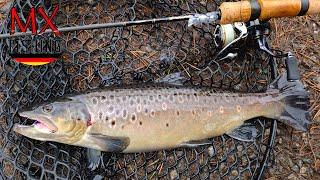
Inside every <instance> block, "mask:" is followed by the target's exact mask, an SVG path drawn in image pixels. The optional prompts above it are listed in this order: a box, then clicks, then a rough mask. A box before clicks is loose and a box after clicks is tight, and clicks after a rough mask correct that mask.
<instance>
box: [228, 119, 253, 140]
mask: <svg viewBox="0 0 320 180" xmlns="http://www.w3.org/2000/svg"><path fill="white" fill-rule="evenodd" d="M227 135H229V136H230V137H232V138H234V139H237V140H239V141H245V142H252V141H255V139H256V138H257V136H258V130H257V128H256V126H255V125H253V124H251V123H244V124H243V125H241V126H239V127H238V128H236V129H234V130H232V131H231V132H229V133H227Z"/></svg>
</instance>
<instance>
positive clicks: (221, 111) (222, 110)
mask: <svg viewBox="0 0 320 180" xmlns="http://www.w3.org/2000/svg"><path fill="white" fill-rule="evenodd" d="M219 112H220V113H221V114H222V113H224V109H223V107H222V106H220V108H219Z"/></svg>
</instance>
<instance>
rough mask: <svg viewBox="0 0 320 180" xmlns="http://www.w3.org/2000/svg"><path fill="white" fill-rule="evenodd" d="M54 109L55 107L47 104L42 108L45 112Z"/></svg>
mask: <svg viewBox="0 0 320 180" xmlns="http://www.w3.org/2000/svg"><path fill="white" fill-rule="evenodd" d="M52 109H53V107H52V105H50V104H49V105H45V106H43V108H42V110H43V111H44V112H46V113H50V112H51V111H52Z"/></svg>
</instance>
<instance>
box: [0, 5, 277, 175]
mask: <svg viewBox="0 0 320 180" xmlns="http://www.w3.org/2000/svg"><path fill="white" fill-rule="evenodd" d="M57 4H58V5H59V6H60V10H59V13H58V15H57V16H56V18H55V22H56V24H57V26H58V27H67V26H74V25H85V24H94V23H105V22H118V21H128V20H137V19H148V18H155V17H167V16H175V15H182V14H189V13H206V12H210V11H213V10H216V7H217V2H214V1H178V0H172V1H170V0H157V1H148V0H145V1H102V0H101V1H91V0H89V1H63V0H61V1H42V0H26V1H20V0H18V1H16V2H15V3H14V6H15V7H17V8H18V10H19V11H18V12H22V13H20V16H21V17H23V18H24V19H25V18H26V16H27V15H28V12H29V9H30V7H32V6H43V7H45V9H47V10H48V12H52V9H53V5H57ZM37 21H38V22H39V23H40V24H44V21H43V19H41V18H40V17H38V18H37ZM9 22H10V21H9V19H7V20H6V21H5V22H4V25H3V27H2V33H8V31H9V28H10V23H9ZM39 27H42V26H41V25H39ZM213 30H214V25H204V26H201V27H200V26H199V27H193V28H187V22H174V23H165V24H155V25H144V26H133V27H125V28H110V29H95V30H82V31H77V32H66V33H63V34H62V38H61V41H62V44H63V50H64V52H63V55H62V58H61V59H60V60H58V61H56V62H54V63H51V64H48V65H44V66H38V67H35V66H26V65H23V64H19V63H17V62H15V61H14V60H13V59H11V57H10V56H9V55H8V53H7V51H8V42H9V38H8V39H1V41H0V43H1V47H0V53H1V61H0V64H1V66H0V83H1V84H0V96H1V98H0V174H1V176H2V177H3V178H5V179H26V178H27V179H29V178H34V179H57V178H58V179H82V178H84V179H86V178H92V177H95V176H96V177H99V176H101V177H102V176H103V177H110V178H117V179H118V178H120V179H124V178H139V179H149V178H150V179H153V178H169V179H177V178H181V179H187V178H189V177H193V178H197V179H198V178H200V179H207V178H214V179H216V178H221V179H239V178H245V179H247V178H250V177H256V176H258V175H259V174H260V172H261V170H262V169H261V168H262V167H263V166H264V165H265V160H264V157H265V155H266V154H267V153H266V152H267V151H268V150H269V146H270V144H268V143H269V141H270V140H272V139H270V137H271V134H272V132H273V131H274V130H273V129H272V128H270V127H271V126H272V122H269V121H266V120H262V119H260V120H259V119H257V120H254V121H253V122H254V123H255V125H256V127H257V129H258V132H259V134H258V136H257V138H256V140H255V141H254V142H241V141H237V140H235V139H232V138H230V137H229V136H227V135H224V136H221V137H216V138H214V139H211V142H212V144H211V145H206V146H200V147H198V148H189V149H183V148H181V149H175V150H164V151H159V152H150V153H137V154H112V153H104V154H103V161H104V163H103V164H102V165H101V166H100V167H99V168H98V169H97V170H95V171H88V170H87V169H86V167H87V161H86V158H85V156H84V151H85V149H84V148H79V147H74V146H68V145H62V144H58V143H50V142H40V141H34V140H31V139H28V138H25V137H22V136H19V135H17V134H16V133H14V132H13V131H12V130H11V129H12V127H13V124H14V123H26V121H27V120H26V119H22V118H20V117H18V115H17V111H18V109H21V108H23V107H28V106H30V105H33V104H36V103H40V102H44V101H47V100H48V99H54V98H55V97H58V96H63V95H64V94H72V93H75V92H82V91H84V90H87V89H94V88H99V87H103V86H110V85H114V84H122V85H124V86H125V85H128V84H132V83H141V82H152V81H155V80H157V79H159V78H162V77H164V76H166V75H168V74H171V73H175V72H181V73H182V74H183V76H184V77H187V78H188V79H189V80H188V81H187V83H186V84H191V85H201V86H210V87H212V88H219V89H224V90H228V91H237V92H259V91H263V90H265V88H266V86H267V84H268V83H270V81H271V67H270V64H269V61H270V58H269V57H267V56H265V55H263V54H262V53H261V52H260V51H257V50H255V49H256V48H254V47H251V46H250V44H246V45H242V44H239V45H237V46H235V47H234V48H232V52H235V53H237V54H238V56H237V57H236V58H235V59H232V60H223V61H212V58H213V57H214V55H215V54H216V53H217V52H216V48H215V46H214V43H213V40H212V39H213ZM45 36H52V35H45ZM27 38H33V37H31V36H26V37H22V39H27ZM208 63H209V64H208Z"/></svg>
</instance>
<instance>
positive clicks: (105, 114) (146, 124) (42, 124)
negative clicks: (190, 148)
mask: <svg viewBox="0 0 320 180" xmlns="http://www.w3.org/2000/svg"><path fill="white" fill-rule="evenodd" d="M19 114H20V116H23V117H27V118H29V119H32V120H35V123H34V124H33V125H18V124H15V125H14V131H15V132H17V133H19V134H22V135H24V136H27V137H29V138H32V139H37V140H41V141H55V142H59V143H64V144H70V145H75V146H82V147H87V148H92V149H96V150H100V151H109V152H124V153H129V152H145V151H154V150H159V149H167V148H175V147H181V146H184V145H185V144H188V142H192V141H197V140H203V139H207V138H211V137H214V136H219V135H222V134H224V133H228V132H230V131H232V130H234V129H235V128H237V127H239V126H240V125H242V124H243V123H244V122H245V121H246V120H248V119H252V118H256V117H261V116H263V117H267V118H273V119H277V120H278V121H280V122H282V123H285V124H286V125H289V126H291V127H293V128H296V129H298V130H303V131H305V130H306V128H307V125H308V120H309V119H310V116H309V112H308V93H307V91H306V90H305V89H304V87H303V85H302V83H301V82H300V81H287V78H286V73H284V74H283V75H281V76H279V77H278V78H277V79H276V81H274V82H273V83H272V84H271V85H270V86H269V88H268V90H267V91H266V92H265V93H249V94H239V93H216V92H214V91H213V90H211V89H201V88H186V87H172V86H168V87H154V86H149V87H139V88H108V89H103V90H96V91H91V92H87V93H84V94H79V95H73V96H66V97H64V98H62V99H58V100H57V101H55V102H50V103H46V104H43V105H41V106H37V107H35V108H33V109H32V110H28V111H22V112H20V113H19Z"/></svg>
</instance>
